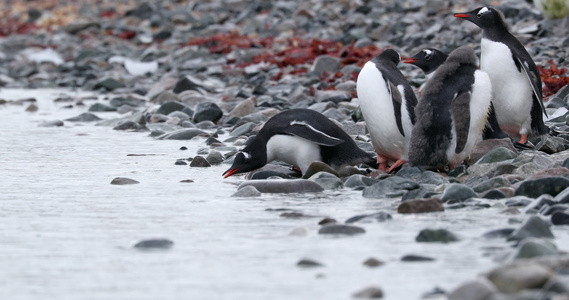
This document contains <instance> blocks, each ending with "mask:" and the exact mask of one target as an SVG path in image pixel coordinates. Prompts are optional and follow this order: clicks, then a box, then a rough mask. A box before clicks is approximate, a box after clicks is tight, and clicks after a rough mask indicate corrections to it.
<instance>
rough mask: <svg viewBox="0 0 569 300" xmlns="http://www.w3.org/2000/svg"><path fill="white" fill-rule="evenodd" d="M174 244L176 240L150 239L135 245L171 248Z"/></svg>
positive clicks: (149, 247)
mask: <svg viewBox="0 0 569 300" xmlns="http://www.w3.org/2000/svg"><path fill="white" fill-rule="evenodd" d="M172 246H174V242H172V241H171V240H168V239H150V240H143V241H140V242H138V243H136V244H135V245H134V248H138V249H170V248H172Z"/></svg>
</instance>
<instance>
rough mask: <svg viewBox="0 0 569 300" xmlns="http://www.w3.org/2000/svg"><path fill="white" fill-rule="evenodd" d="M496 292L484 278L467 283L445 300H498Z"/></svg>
mask: <svg viewBox="0 0 569 300" xmlns="http://www.w3.org/2000/svg"><path fill="white" fill-rule="evenodd" d="M497 293H498V290H497V289H496V287H495V286H494V284H493V283H492V282H490V281H489V280H488V279H486V278H477V279H474V280H471V281H467V282H465V283H463V284H461V285H460V286H459V287H457V288H456V289H455V290H453V291H452V292H450V293H449V294H448V297H447V300H498V299H500V297H499V296H498V295H497Z"/></svg>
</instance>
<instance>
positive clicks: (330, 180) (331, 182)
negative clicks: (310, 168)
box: [308, 172, 343, 190]
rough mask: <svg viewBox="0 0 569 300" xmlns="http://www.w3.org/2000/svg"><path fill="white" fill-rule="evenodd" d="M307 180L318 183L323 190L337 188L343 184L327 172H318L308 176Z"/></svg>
mask: <svg viewBox="0 0 569 300" xmlns="http://www.w3.org/2000/svg"><path fill="white" fill-rule="evenodd" d="M308 180H310V181H314V182H316V183H318V184H319V185H320V186H322V187H323V188H324V189H325V190H337V189H340V188H342V185H343V182H342V180H341V179H340V178H338V177H336V176H335V175H334V174H330V173H328V172H318V173H316V174H314V175H312V176H310V178H308Z"/></svg>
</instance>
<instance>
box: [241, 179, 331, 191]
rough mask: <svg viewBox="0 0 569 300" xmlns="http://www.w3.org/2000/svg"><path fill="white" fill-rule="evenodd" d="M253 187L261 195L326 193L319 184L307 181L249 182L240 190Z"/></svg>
mask: <svg viewBox="0 0 569 300" xmlns="http://www.w3.org/2000/svg"><path fill="white" fill-rule="evenodd" d="M249 185H252V186H254V187H255V188H257V190H259V192H261V193H320V192H322V191H324V188H322V187H321V186H320V185H319V184H318V183H316V182H313V181H310V180H306V179H292V180H287V179H280V180H279V179H277V180H249V181H244V182H242V183H241V184H240V185H239V188H238V189H241V188H243V187H245V186H249Z"/></svg>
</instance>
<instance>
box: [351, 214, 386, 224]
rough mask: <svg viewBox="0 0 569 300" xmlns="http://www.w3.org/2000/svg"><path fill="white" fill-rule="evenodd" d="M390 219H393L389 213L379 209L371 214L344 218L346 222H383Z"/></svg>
mask: <svg viewBox="0 0 569 300" xmlns="http://www.w3.org/2000/svg"><path fill="white" fill-rule="evenodd" d="M391 219H393V217H392V216H391V215H390V214H388V213H386V212H383V211H380V212H377V213H373V214H366V215H357V216H353V217H351V218H349V219H347V220H346V224H353V223H374V222H385V221H387V220H391Z"/></svg>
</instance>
